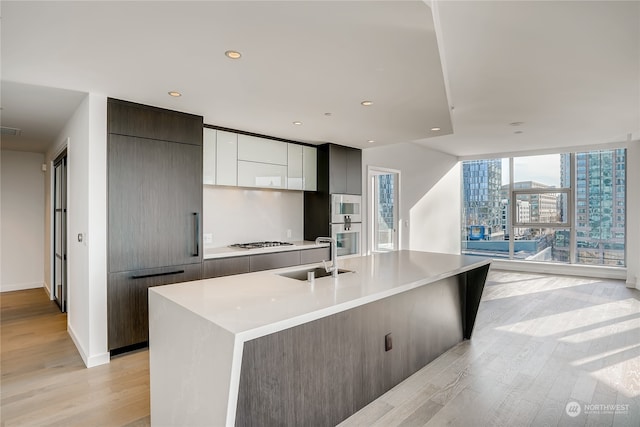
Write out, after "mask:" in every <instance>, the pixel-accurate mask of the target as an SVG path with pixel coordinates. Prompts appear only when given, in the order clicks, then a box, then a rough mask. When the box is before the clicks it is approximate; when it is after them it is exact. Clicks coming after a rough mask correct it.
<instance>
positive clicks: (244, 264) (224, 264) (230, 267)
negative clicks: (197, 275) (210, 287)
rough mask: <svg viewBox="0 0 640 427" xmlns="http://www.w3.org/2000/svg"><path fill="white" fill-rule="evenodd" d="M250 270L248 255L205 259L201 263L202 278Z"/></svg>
mask: <svg viewBox="0 0 640 427" xmlns="http://www.w3.org/2000/svg"><path fill="white" fill-rule="evenodd" d="M250 271H251V270H250V268H249V257H248V256H236V257H229V258H216V259H206V260H204V262H203V263H202V278H203V279H211V278H213V277H222V276H230V275H232V274H242V273H249V272H250Z"/></svg>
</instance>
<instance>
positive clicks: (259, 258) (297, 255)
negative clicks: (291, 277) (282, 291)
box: [202, 247, 330, 279]
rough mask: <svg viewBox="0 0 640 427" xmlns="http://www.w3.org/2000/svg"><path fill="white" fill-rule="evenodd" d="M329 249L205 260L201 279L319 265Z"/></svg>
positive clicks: (327, 256) (326, 258)
mask: <svg viewBox="0 0 640 427" xmlns="http://www.w3.org/2000/svg"><path fill="white" fill-rule="evenodd" d="M329 252H330V249H329V247H320V248H311V249H301V250H294V251H283V252H274V253H267V254H256V255H243V256H234V257H227V258H214V259H205V260H204V262H203V263H202V278H203V279H212V278H214V277H222V276H230V275H232V274H242V273H251V272H254V271H262V270H271V269H274V268H284V267H292V266H295V265H301V264H313V263H320V262H322V261H324V260H329Z"/></svg>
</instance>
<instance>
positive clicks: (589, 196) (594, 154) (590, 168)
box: [561, 149, 626, 265]
mask: <svg viewBox="0 0 640 427" xmlns="http://www.w3.org/2000/svg"><path fill="white" fill-rule="evenodd" d="M570 161H571V160H570V156H569V155H568V154H562V155H561V168H562V170H568V169H569V166H570ZM575 162H576V165H575V166H576V179H575V200H576V206H575V218H574V223H575V228H576V240H577V242H576V244H577V252H576V262H578V263H581V264H597V265H624V264H625V238H626V224H625V209H626V150H624V149H616V150H601V151H590V152H588V153H586V152H583V153H576V155H575ZM569 179H570V178H569V175H568V174H566V173H563V174H562V175H561V180H562V182H561V185H562V186H563V187H564V186H569V185H570V182H569V181H568V180H569Z"/></svg>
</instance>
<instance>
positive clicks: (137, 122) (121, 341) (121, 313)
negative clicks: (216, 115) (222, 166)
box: [107, 99, 202, 350]
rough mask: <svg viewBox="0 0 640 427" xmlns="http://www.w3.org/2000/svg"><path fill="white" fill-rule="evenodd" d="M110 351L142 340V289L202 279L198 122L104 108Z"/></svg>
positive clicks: (128, 107)
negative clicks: (106, 159) (105, 118)
mask: <svg viewBox="0 0 640 427" xmlns="http://www.w3.org/2000/svg"><path fill="white" fill-rule="evenodd" d="M107 111H108V121H107V123H108V133H109V135H108V148H107V152H108V226H109V230H108V241H109V247H108V268H109V276H108V284H107V289H108V290H107V301H108V304H107V305H108V322H109V328H108V329H109V349H110V350H116V349H122V348H126V347H128V346H132V345H136V344H140V343H144V342H146V341H147V340H148V330H149V325H148V302H147V289H148V288H149V287H151V286H158V285H165V284H169V283H176V282H183V281H188V280H196V279H199V278H200V275H201V265H202V264H201V263H202V247H201V242H200V230H201V225H202V218H201V214H202V117H200V116H195V115H191V114H185V113H180V112H175V111H169V110H164V109H160V108H155V107H149V106H145V105H140V104H134V103H130V102H126V101H119V100H115V99H109V100H108V108H107Z"/></svg>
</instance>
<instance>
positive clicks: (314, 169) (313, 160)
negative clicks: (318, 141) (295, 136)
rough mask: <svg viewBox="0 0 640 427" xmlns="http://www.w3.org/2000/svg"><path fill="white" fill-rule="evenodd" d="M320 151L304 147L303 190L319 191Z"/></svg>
mask: <svg viewBox="0 0 640 427" xmlns="http://www.w3.org/2000/svg"><path fill="white" fill-rule="evenodd" d="M317 157H318V149H317V148H316V147H307V146H306V145H305V146H302V177H303V181H302V189H303V190H304V191H316V190H317V189H318V161H317Z"/></svg>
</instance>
